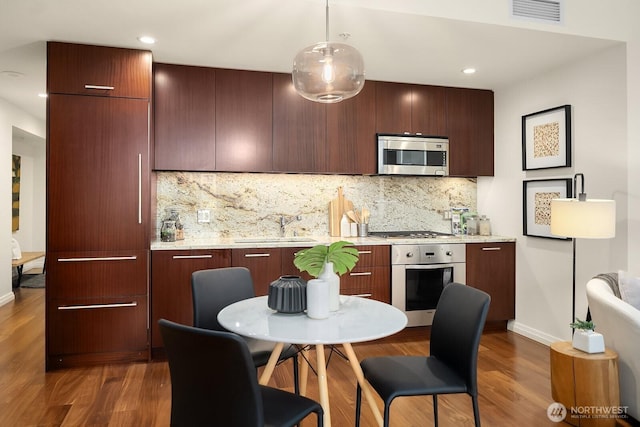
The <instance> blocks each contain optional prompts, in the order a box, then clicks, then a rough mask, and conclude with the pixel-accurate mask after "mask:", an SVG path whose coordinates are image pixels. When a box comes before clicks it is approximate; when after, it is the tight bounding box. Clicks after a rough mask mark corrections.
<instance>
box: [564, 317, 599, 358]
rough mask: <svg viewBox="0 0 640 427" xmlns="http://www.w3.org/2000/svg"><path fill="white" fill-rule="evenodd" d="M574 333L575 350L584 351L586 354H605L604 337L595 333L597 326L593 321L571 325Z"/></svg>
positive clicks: (578, 321)
mask: <svg viewBox="0 0 640 427" xmlns="http://www.w3.org/2000/svg"><path fill="white" fill-rule="evenodd" d="M570 326H571V327H572V328H573V329H574V332H573V348H576V349H578V350H581V351H584V352H585V353H603V352H604V337H603V336H602V334H599V333H597V332H595V331H594V329H595V327H596V325H594V324H593V322H592V321H591V320H589V321H586V320H580V319H578V318H576V321H575V322H573V323H571V324H570Z"/></svg>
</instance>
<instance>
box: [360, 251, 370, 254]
mask: <svg viewBox="0 0 640 427" xmlns="http://www.w3.org/2000/svg"><path fill="white" fill-rule="evenodd" d="M358 253H359V254H360V255H363V254H364V255H369V254H371V251H358Z"/></svg>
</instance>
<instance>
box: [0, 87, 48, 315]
mask: <svg viewBox="0 0 640 427" xmlns="http://www.w3.org/2000/svg"><path fill="white" fill-rule="evenodd" d="M14 127H17V128H20V129H22V130H25V131H27V132H29V133H31V134H33V135H36V136H39V137H40V138H45V135H46V124H45V122H44V121H42V120H38V119H36V118H34V117H32V116H30V115H28V114H27V113H25V112H24V111H22V110H20V109H19V108H17V107H15V106H14V105H12V104H9V103H8V102H6V101H5V100H3V99H0V200H6V203H5V204H0V242H5V244H0V305H3V304H6V303H7V302H9V301H12V300H13V299H14V295H13V292H12V290H11V203H10V201H11V154H12V146H13V128H14ZM43 173H44V172H43Z"/></svg>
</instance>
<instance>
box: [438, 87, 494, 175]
mask: <svg viewBox="0 0 640 427" xmlns="http://www.w3.org/2000/svg"><path fill="white" fill-rule="evenodd" d="M447 128H448V129H447V135H448V136H449V158H450V160H451V161H450V166H449V174H450V175H451V176H470V177H473V176H493V173H494V169H493V166H494V159H493V145H494V143H493V128H494V124H493V92H492V91H490V90H480V89H460V88H448V89H447Z"/></svg>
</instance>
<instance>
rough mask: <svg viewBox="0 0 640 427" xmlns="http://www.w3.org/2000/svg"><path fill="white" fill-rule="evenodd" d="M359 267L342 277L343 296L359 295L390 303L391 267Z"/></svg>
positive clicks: (341, 291)
mask: <svg viewBox="0 0 640 427" xmlns="http://www.w3.org/2000/svg"><path fill="white" fill-rule="evenodd" d="M358 267H359V266H356V268H354V269H353V270H352V271H350V272H348V273H345V274H343V275H342V276H341V277H340V293H341V294H343V295H358V296H362V297H367V298H372V299H375V300H378V301H382V302H386V303H390V302H391V288H390V286H391V284H390V277H389V274H390V269H389V267H386V266H383V267H364V268H358Z"/></svg>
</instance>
